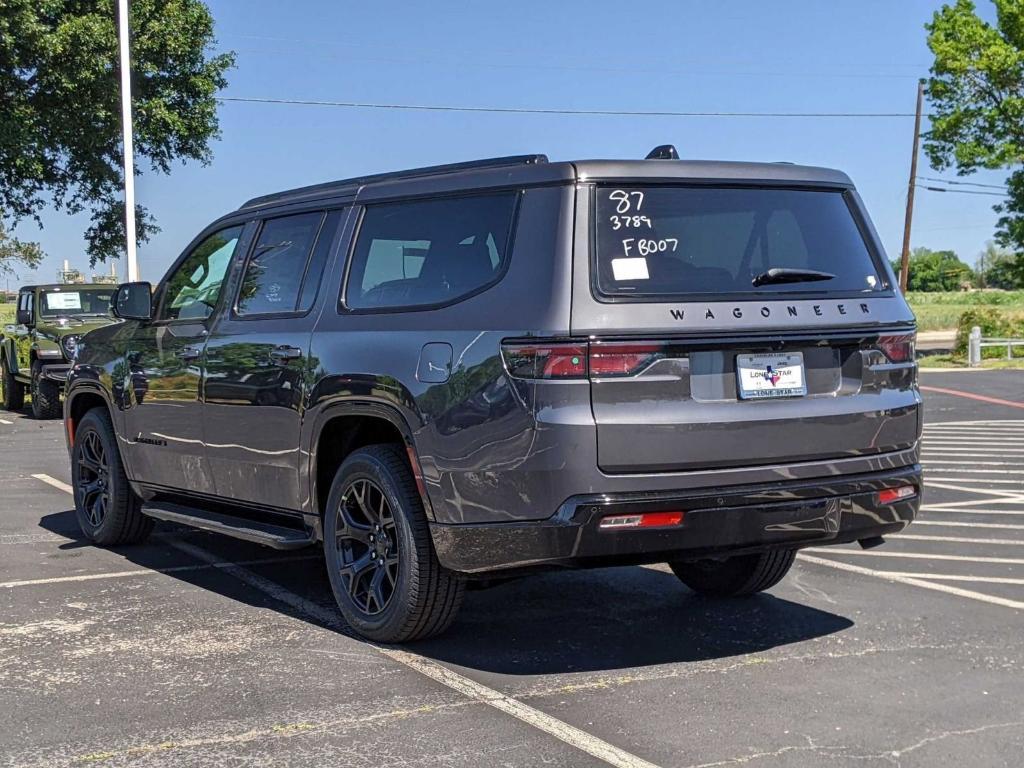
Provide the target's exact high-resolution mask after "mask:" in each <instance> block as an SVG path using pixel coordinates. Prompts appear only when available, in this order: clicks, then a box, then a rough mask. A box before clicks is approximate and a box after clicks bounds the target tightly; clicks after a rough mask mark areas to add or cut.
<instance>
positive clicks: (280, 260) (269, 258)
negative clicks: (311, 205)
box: [236, 211, 324, 316]
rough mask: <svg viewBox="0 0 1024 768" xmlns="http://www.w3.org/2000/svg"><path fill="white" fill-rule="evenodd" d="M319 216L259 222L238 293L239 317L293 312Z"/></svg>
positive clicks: (298, 216)
mask: <svg viewBox="0 0 1024 768" xmlns="http://www.w3.org/2000/svg"><path fill="white" fill-rule="evenodd" d="M323 218H324V215H323V213H322V212H321V211H317V212H315V213H301V214H298V215H296V216H282V217H280V218H277V219H268V220H267V221H265V222H264V223H263V228H262V229H261V230H260V236H259V239H258V240H257V241H256V246H255V247H254V248H253V252H252V255H251V256H250V257H249V261H248V262H247V263H246V265H245V273H244V275H243V276H242V286H241V288H240V289H239V292H238V303H237V305H236V311H237V312H238V314H239V315H240V316H245V315H269V314H275V313H281V312H294V311H295V309H296V307H297V306H298V301H299V292H300V290H301V289H302V279H303V276H304V275H305V273H306V265H307V263H308V262H309V256H310V253H311V252H312V251H313V244H314V242H315V241H316V236H317V233H318V232H319V231H320V224H321V222H322V221H323Z"/></svg>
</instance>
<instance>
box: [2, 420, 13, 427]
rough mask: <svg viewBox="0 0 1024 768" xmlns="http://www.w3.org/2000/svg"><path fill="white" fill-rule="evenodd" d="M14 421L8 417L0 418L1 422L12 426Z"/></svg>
mask: <svg viewBox="0 0 1024 768" xmlns="http://www.w3.org/2000/svg"><path fill="white" fill-rule="evenodd" d="M13 423H14V422H13V421H8V420H7V419H0V424H7V425H8V426H10V425H11V424H13Z"/></svg>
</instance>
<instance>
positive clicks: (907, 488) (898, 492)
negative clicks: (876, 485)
mask: <svg viewBox="0 0 1024 768" xmlns="http://www.w3.org/2000/svg"><path fill="white" fill-rule="evenodd" d="M916 493H917V489H916V488H915V487H914V486H912V485H901V486H900V487H899V488H886V489H885V490H884V491H879V492H878V503H879V504H892V503H893V502H894V501H903V499H909V498H910V497H911V496H913V495H915V494H916Z"/></svg>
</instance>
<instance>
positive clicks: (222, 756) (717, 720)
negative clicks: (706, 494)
mask: <svg viewBox="0 0 1024 768" xmlns="http://www.w3.org/2000/svg"><path fill="white" fill-rule="evenodd" d="M922 385H923V387H925V388H926V391H925V397H926V403H927V405H926V412H927V422H928V426H927V427H926V431H925V438H924V463H925V467H926V472H927V485H926V497H925V507H924V511H923V512H922V515H921V519H920V520H919V522H918V523H917V524H915V525H914V526H912V527H911V528H910V529H909V530H908V531H907V532H906V533H905V534H903V535H901V536H898V537H890V539H889V542H888V544H887V545H886V546H885V547H882V548H879V549H873V550H868V551H863V550H860V549H859V547H856V546H850V547H841V548H832V549H822V550H811V551H807V552H805V553H804V554H802V555H801V558H800V559H799V560H798V561H797V565H796V566H795V567H794V570H793V571H792V572H791V574H790V576H789V578H788V579H786V580H785V581H783V582H782V583H781V584H780V585H779V586H778V587H776V588H774V589H773V590H772V591H771V592H770V593H769V594H764V595H759V596H757V597H753V598H748V599H743V600H737V601H732V602H714V601H709V600H705V599H701V598H698V597H695V596H694V595H693V594H692V593H690V592H688V591H687V590H686V589H685V588H684V587H683V586H682V585H681V584H680V583H679V582H678V581H677V580H676V579H675V578H674V577H673V576H672V575H671V574H670V573H668V572H667V571H666V570H662V569H659V568H620V569H610V570H606V571H591V572H581V573H556V574H549V575H544V576H537V577H534V578H530V579H524V580H521V581H517V582H512V583H508V584H505V585H502V586H498V587H495V588H492V589H487V590H481V591H474V592H471V593H469V594H468V596H467V600H466V602H465V604H464V607H463V609H462V612H461V614H460V617H459V619H458V620H457V621H456V623H455V625H454V626H453V628H452V629H451V631H450V632H449V633H448V634H447V635H445V636H443V637H441V638H437V639H434V640H431V641H428V642H423V643H418V644H414V645H411V646H408V647H405V648H402V649H397V648H390V647H376V646H373V645H370V644H367V643H364V642H361V641H359V640H357V639H354V638H352V637H351V636H349V635H348V634H346V631H345V628H344V627H343V626H341V625H340V624H339V622H338V620H337V619H336V618H335V613H334V611H333V608H332V598H331V595H330V590H329V587H328V583H327V578H326V575H325V573H324V570H323V566H322V564H321V560H320V558H319V556H318V553H316V552H315V551H306V552H298V553H294V554H291V555H282V554H280V553H275V552H273V551H271V550H267V549H263V548H261V547H258V546H255V545H249V544H246V543H243V542H236V541H232V540H228V539H223V538H219V537H216V536H214V535H210V534H204V533H199V532H192V531H185V530H181V529H175V528H172V527H167V526H165V527H161V528H159V529H158V533H157V535H156V536H155V537H154V538H153V539H151V540H150V542H149V543H147V544H146V545H145V546H141V547H136V548H130V549H129V548H125V549H121V550H101V549H97V548H94V547H92V546H89V545H87V544H86V543H85V542H83V541H81V539H80V537H79V533H78V529H77V526H76V524H75V521H74V516H73V512H71V511H70V510H71V500H70V496H69V494H68V493H67V486H66V485H65V483H67V482H68V481H69V470H68V465H67V457H66V453H65V451H64V442H63V436H62V432H61V425H60V423H58V422H45V423H44V422H36V421H33V420H32V419H31V418H30V417H28V416H21V415H11V414H7V413H0V564H2V565H0V764H4V765H9V766H61V765H70V766H76V765H102V766H120V765H142V766H150V765H158V766H182V765H211V766H212V765H216V766H235V765H274V766H281V765H302V766H309V765H332V766H392V765H401V766H416V765H424V766H426V765H430V766H537V765H550V766H591V765H593V766H606V765H613V766H626V767H629V768H638V767H640V766H645V767H646V766H652V765H653V766H706V767H707V766H731V765H750V766H758V767H759V766H782V765H785V766H812V765H822V764H825V763H826V762H827V764H830V765H832V764H837V765H856V766H868V767H870V766H874V765H899V766H934V765H967V766H1004V765H1005V766H1018V765H1020V764H1021V755H1022V754H1024V632H1022V630H1024V371H991V372H969V373H959V372H951V373H925V374H923V375H922ZM1015 404H1016V405H1015Z"/></svg>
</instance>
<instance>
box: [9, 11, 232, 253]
mask: <svg viewBox="0 0 1024 768" xmlns="http://www.w3.org/2000/svg"><path fill="white" fill-rule="evenodd" d="M117 33H118V30H117V18H116V8H115V4H114V3H112V2H110V1H109V0H3V2H0V103H2V104H3V108H2V109H0V217H2V219H5V220H9V221H13V222H17V221H18V220H20V219H23V218H34V219H35V220H36V221H37V222H38V221H39V211H40V210H41V209H42V208H43V207H44V206H45V205H47V204H48V203H52V204H54V205H55V206H56V207H57V208H58V209H63V210H66V211H68V212H70V213H79V212H82V211H88V212H89V213H90V215H91V218H92V225H91V226H90V227H89V229H88V230H87V231H86V233H85V236H86V240H87V242H88V246H87V251H88V253H89V256H90V259H91V260H92V262H93V263H95V262H96V261H97V260H100V261H102V260H105V259H107V258H109V257H116V256H118V255H120V254H121V253H123V252H124V242H125V235H124V204H123V202H120V201H121V200H122V192H121V190H122V186H123V178H124V177H123V172H122V167H123V155H122V151H121V122H120V120H121V107H120V71H119V60H118V34H117ZM130 33H131V54H132V58H131V66H132V97H133V119H134V129H135V131H134V139H135V150H136V155H137V157H136V160H137V162H139V163H140V164H144V163H145V162H147V161H148V164H149V166H150V168H152V169H153V170H154V171H157V172H160V173H168V172H169V171H170V168H171V165H172V164H173V163H174V162H175V161H177V160H181V161H182V162H184V161H187V160H198V161H199V162H201V163H204V164H205V163H208V162H209V161H210V159H211V152H210V142H211V140H213V139H214V138H216V137H217V136H218V135H219V134H218V131H219V126H218V121H217V112H216V106H217V105H216V100H215V98H214V96H215V94H216V93H217V91H218V90H220V89H221V88H223V87H224V86H225V85H226V80H225V77H224V73H225V72H226V71H227V70H228V69H229V68H230V67H231V66H232V65H233V63H234V54H231V53H222V54H218V55H212V54H211V53H210V49H211V48H212V46H213V45H214V44H215V42H216V40H215V39H214V36H213V19H212V17H211V15H210V12H209V10H208V9H207V7H206V5H205V4H204V3H203V2H201V0H132V2H131V21H130ZM136 215H137V222H138V227H137V229H138V231H137V235H138V239H139V241H140V242H142V241H145V240H147V239H148V238H149V236H150V235H151V234H152V233H153V232H154V231H156V225H155V223H154V221H153V219H152V217H151V216H150V215H149V214H148V213H147V211H146V210H145V208H143V207H142V206H139V207H138V209H137V212H136Z"/></svg>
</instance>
